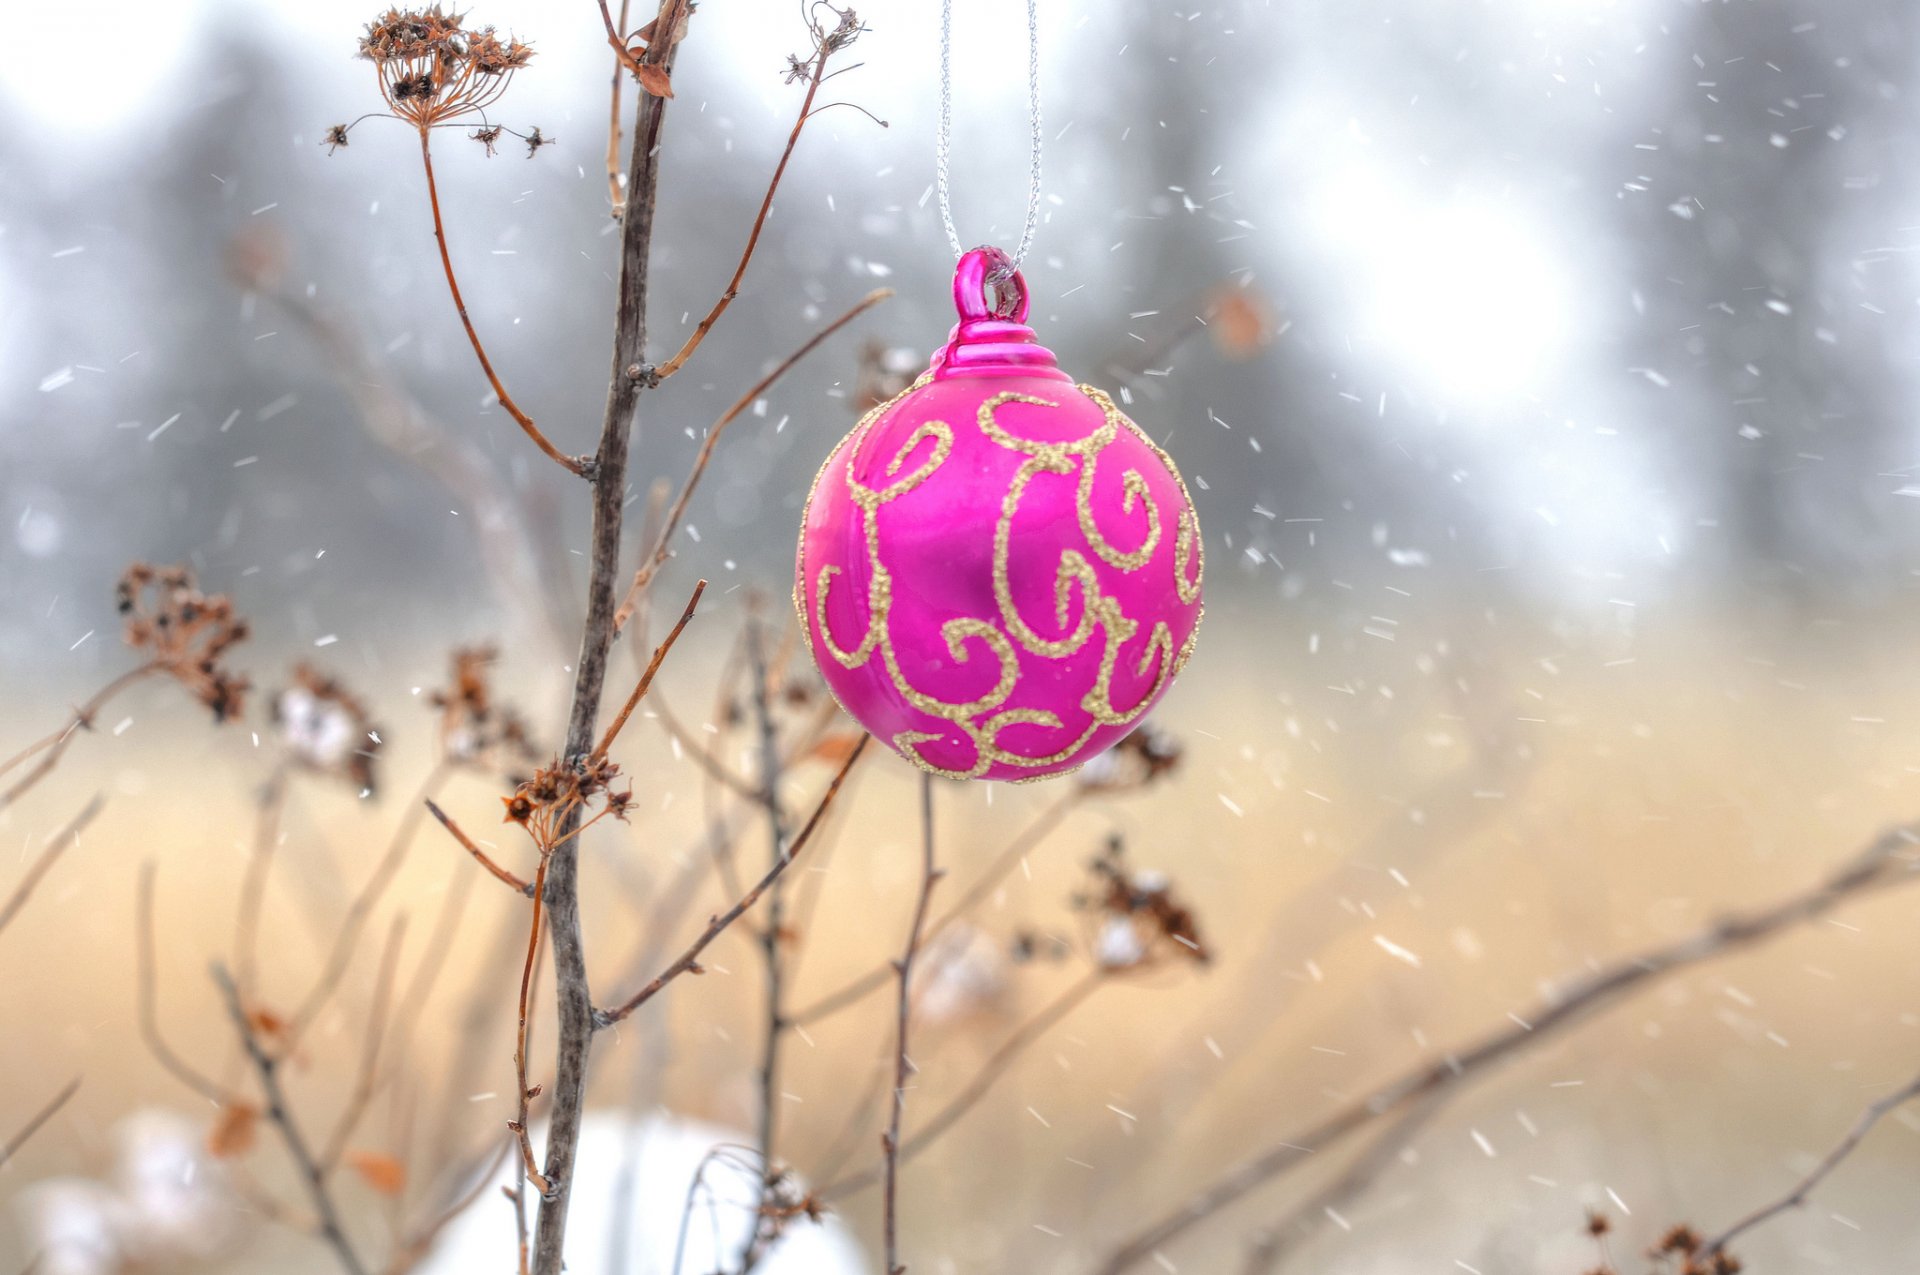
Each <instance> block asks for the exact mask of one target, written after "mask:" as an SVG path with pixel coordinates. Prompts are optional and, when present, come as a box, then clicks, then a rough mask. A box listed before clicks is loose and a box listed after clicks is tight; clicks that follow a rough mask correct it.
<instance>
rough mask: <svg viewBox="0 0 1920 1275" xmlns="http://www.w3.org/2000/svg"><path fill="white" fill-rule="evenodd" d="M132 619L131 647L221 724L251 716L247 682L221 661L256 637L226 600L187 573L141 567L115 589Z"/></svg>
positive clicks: (129, 624) (177, 569)
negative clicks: (246, 713) (205, 589)
mask: <svg viewBox="0 0 1920 1275" xmlns="http://www.w3.org/2000/svg"><path fill="white" fill-rule="evenodd" d="M115 596H116V602H117V605H118V607H119V610H120V614H121V615H123V616H125V617H126V629H125V633H126V639H127V645H128V646H131V647H134V648H135V649H137V650H140V651H143V652H145V653H146V656H147V659H148V660H149V661H150V662H151V663H152V664H153V665H154V667H155V668H157V669H158V670H159V671H160V672H162V673H165V674H166V675H167V676H168V677H171V678H173V679H174V680H175V681H176V682H179V683H180V684H181V685H182V686H184V687H186V688H187V690H188V691H189V692H191V693H192V694H193V697H194V698H195V699H197V700H199V701H200V702H201V703H202V704H205V705H206V706H207V707H208V708H210V709H212V710H213V720H214V721H216V722H226V721H231V720H233V719H234V718H236V717H239V716H240V714H241V713H242V712H243V711H244V710H245V707H246V694H247V688H248V687H249V685H251V684H250V683H249V682H248V681H247V679H246V678H245V677H242V676H240V675H239V674H237V673H234V672H232V671H230V670H228V669H226V668H224V667H222V666H221V663H220V659H221V656H223V655H225V654H226V652H227V650H228V649H229V648H230V647H232V646H233V645H234V644H235V643H237V642H242V641H245V640H246V638H247V635H248V634H249V633H250V632H251V631H252V630H251V628H250V627H249V626H248V624H247V622H246V620H245V619H243V618H242V617H241V616H239V615H238V614H236V613H235V611H234V609H233V600H232V599H231V598H229V597H227V596H226V595H225V594H223V593H221V594H212V595H208V594H204V593H202V592H200V590H199V589H198V588H196V587H195V585H194V580H193V572H191V571H189V570H188V569H187V568H185V567H153V566H148V565H147V564H146V563H144V562H136V563H134V564H133V565H132V566H130V567H128V568H127V569H126V572H125V573H124V574H123V575H122V576H121V577H120V583H119V584H118V586H116V589H115Z"/></svg>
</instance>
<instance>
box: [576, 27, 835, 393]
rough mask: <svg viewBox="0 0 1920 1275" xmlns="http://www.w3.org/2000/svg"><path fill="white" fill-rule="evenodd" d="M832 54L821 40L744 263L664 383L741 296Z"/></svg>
mask: <svg viewBox="0 0 1920 1275" xmlns="http://www.w3.org/2000/svg"><path fill="white" fill-rule="evenodd" d="M603 7H604V6H603ZM654 30H655V31H656V32H658V33H659V34H660V36H661V38H666V39H671V38H672V37H671V35H669V34H667V33H666V32H663V31H661V28H659V27H655V28H654ZM832 52H833V49H832V46H831V45H830V43H829V42H828V41H826V40H819V41H817V43H816V46H815V48H814V53H813V57H812V59H811V61H810V63H809V65H808V72H807V92H806V96H805V97H803V98H801V99H800V111H799V113H798V114H797V115H795V116H794V117H793V130H792V131H791V132H789V133H788V134H787V145H786V149H784V150H782V151H781V152H780V162H779V163H778V164H776V165H774V169H773V180H771V181H769V182H768V183H767V194H766V197H765V198H764V199H762V200H761V201H760V211H759V213H758V214H757V215H756V216H755V217H754V219H753V229H752V230H750V231H748V232H747V246H746V248H745V249H743V250H742V251H741V253H740V264H739V265H737V266H735V267H734V268H733V278H731V279H729V280H727V287H726V291H724V292H722V293H721V294H720V299H719V300H718V301H715V302H714V303H713V308H712V309H711V310H709V311H707V315H706V317H705V318H704V319H701V320H700V322H699V324H698V325H696V326H695V328H694V329H693V334H692V335H691V336H689V337H688V338H687V341H686V344H685V345H682V346H681V347H680V349H679V352H678V353H676V354H675V355H674V356H673V357H672V358H670V359H668V360H667V361H666V362H665V363H662V364H661V365H660V366H659V368H658V369H657V371H658V374H659V376H660V379H661V380H663V381H664V380H666V379H667V378H668V377H669V376H672V375H673V374H674V373H675V372H678V371H679V370H680V369H681V367H682V366H684V365H685V364H686V361H687V360H688V359H690V358H692V357H693V352H694V351H695V350H697V349H699V348H700V343H701V342H702V341H704V340H706V339H707V333H709V332H711V331H713V325H714V324H716V323H718V322H719V321H720V316H721V315H723V314H725V313H726V312H727V307H728V306H730V305H732V304H733V299H734V298H735V297H737V296H739V295H740V281H741V280H742V279H744V278H746V276H747V263H748V262H750V261H752V260H753V250H754V249H755V248H757V247H759V245H760V232H761V231H763V230H765V229H766V227H767V214H768V213H769V212H771V211H772V210H773V196H774V192H776V191H778V190H779V189H780V179H781V178H782V177H783V176H785V175H786V171H787V161H788V160H790V159H792V158H793V148H794V147H795V146H797V145H799V142H800V131H801V130H802V129H804V128H805V127H806V126H807V117H808V116H809V115H811V114H812V113H813V98H814V95H815V94H816V93H818V92H819V91H820V80H821V76H822V75H823V74H824V73H825V72H826V69H827V58H828V57H829V56H831V54H832Z"/></svg>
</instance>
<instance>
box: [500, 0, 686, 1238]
mask: <svg viewBox="0 0 1920 1275" xmlns="http://www.w3.org/2000/svg"><path fill="white" fill-rule="evenodd" d="M676 3H677V0H667V4H666V6H665V8H666V9H673V8H675V7H676ZM659 47H660V51H661V62H662V64H663V65H664V64H666V63H670V62H671V61H672V57H673V54H672V48H671V41H667V42H663V43H662V44H661V45H660V46H659ZM651 53H652V50H649V54H651ZM666 105H667V99H665V98H660V97H655V96H653V95H652V94H651V93H643V94H641V95H640V97H639V101H638V103H637V104H636V108H635V109H636V119H635V122H634V129H633V150H632V152H631V158H630V159H629V161H628V166H627V200H628V203H627V213H626V218H625V220H624V221H623V222H622V230H621V239H620V277H619V283H618V294H617V299H616V302H615V310H614V337H613V367H612V375H611V377H610V379H609V383H608V386H607V404H606V414H605V416H604V418H603V419H602V421H601V425H600V444H599V448H598V450H597V451H596V452H595V454H594V460H593V466H592V472H593V532H592V541H591V549H590V557H589V564H590V565H589V569H588V578H587V618H586V624H585V626H584V628H583V630H582V632H581V637H580V655H579V658H578V660H577V662H576V663H575V665H574V668H575V670H576V672H575V674H574V683H573V707H572V710H571V712H570V714H569V717H568V722H567V739H566V756H568V757H570V758H584V757H586V756H587V754H588V753H589V752H590V751H591V750H592V749H593V746H594V743H595V727H596V726H597V725H598V722H599V717H600V696H601V691H602V689H603V688H604V686H605V685H606V678H607V655H608V652H609V650H610V648H611V647H612V645H613V634H614V627H613V613H614V584H615V580H616V578H617V576H618V575H619V571H620V530H621V519H622V514H623V511H624V508H625V502H626V488H627V455H628V445H629V443H630V441H631V431H632V426H633V419H634V412H635V409H636V408H637V406H638V404H639V399H640V394H641V392H642V391H643V390H644V389H645V388H646V387H647V386H649V385H651V384H653V383H654V379H653V377H652V375H651V374H650V371H649V369H648V368H647V366H646V363H645V358H646V344H647V266H648V256H649V252H650V250H651V247H652V243H653V217H654V200H655V194H656V188H657V186H658V178H659V164H660V132H661V126H662V124H663V123H664V121H665V117H666ZM579 817H580V812H579V810H578V809H577V808H576V809H575V810H574V811H573V812H571V813H570V814H569V815H568V817H567V819H566V821H565V824H563V826H562V827H561V828H560V830H559V831H560V834H561V836H560V837H559V838H558V840H559V844H558V846H557V848H556V849H555V850H554V852H553V854H552V856H551V861H550V862H549V863H548V865H547V879H546V883H545V886H544V896H545V897H544V902H545V906H546V913H547V926H548V933H549V935H550V943H551V947H552V952H553V970H554V993H555V997H556V1000H557V1002H558V1004H557V1009H558V1020H559V1038H558V1042H557V1048H556V1053H557V1058H556V1066H555V1069H554V1078H553V1089H552V1098H553V1103H552V1107H551V1109H550V1117H549V1123H548V1133H547V1146H546V1159H545V1162H544V1166H543V1169H542V1176H544V1177H545V1178H546V1180H547V1184H548V1185H547V1191H546V1193H545V1194H544V1195H543V1196H542V1197H541V1200H540V1215H539V1218H538V1219H537V1220H536V1222H535V1225H534V1235H533V1242H532V1248H533V1253H532V1269H533V1272H534V1275H560V1272H561V1269H562V1261H563V1255H564V1250H565V1246H566V1235H567V1206H568V1205H569V1203H570V1202H571V1199H572V1190H573V1166H574V1159H575V1156H576V1155H577V1154H578V1151H579V1145H580V1117H581V1113H582V1111H583V1110H584V1108H585V1106H586V1097H587V1055H588V1052H589V1051H590V1050H591V1048H592V1046H593V993H592V989H591V987H590V986H589V984H588V981H587V957H586V943H585V938H584V936H583V935H582V933H581V929H580V882H579V862H580V845H579V839H578V838H576V837H573V836H572V835H571V834H572V833H573V832H574V830H575V829H576V828H577V827H578V825H579Z"/></svg>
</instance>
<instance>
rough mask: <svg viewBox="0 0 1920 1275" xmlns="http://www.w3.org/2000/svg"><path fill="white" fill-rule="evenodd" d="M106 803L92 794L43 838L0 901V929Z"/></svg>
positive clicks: (16, 914) (10, 919) (23, 905)
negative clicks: (23, 872)
mask: <svg viewBox="0 0 1920 1275" xmlns="http://www.w3.org/2000/svg"><path fill="white" fill-rule="evenodd" d="M106 804H107V799H106V798H105V797H103V796H101V795H100V794H98V793H96V794H94V796H93V798H92V799H91V800H89V801H88V802H87V804H86V805H85V806H82V807H81V808H80V813H79V814H77V815H75V816H74V817H73V818H72V819H70V820H68V821H67V825H66V827H64V828H62V829H60V831H58V832H56V833H54V834H53V835H52V836H51V837H49V838H47V844H46V845H45V846H43V847H42V848H41V850H40V855H39V857H38V858H36V859H35V860H34V861H33V864H32V866H31V867H29V868H28V869H27V874H26V875H25V876H23V877H21V878H20V884H18V885H16V886H14V887H13V893H12V894H10V895H8V896H7V901H6V902H5V903H0V930H4V929H6V928H7V925H8V923H9V922H11V921H12V920H13V918H14V917H16V916H18V915H19V914H20V909H21V908H23V907H25V906H26V905H27V900H28V899H29V898H30V897H32V895H33V891H34V887H36V886H38V885H39V884H40V879H41V878H42V877H44V876H46V875H47V872H48V871H49V870H50V869H51V868H52V867H53V865H54V862H55V861H56V860H57V859H59V858H60V856H61V855H63V854H65V853H66V852H67V850H68V849H69V848H70V847H72V846H74V845H75V844H77V843H78V842H79V840H80V834H81V832H82V831H84V830H85V828H86V826H87V825H88V824H90V823H92V822H93V819H94V816H95V815H98V814H99V813H100V810H101V807H103V806H105V805H106Z"/></svg>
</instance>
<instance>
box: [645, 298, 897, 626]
mask: <svg viewBox="0 0 1920 1275" xmlns="http://www.w3.org/2000/svg"><path fill="white" fill-rule="evenodd" d="M892 295H893V289H892V288H875V289H874V290H873V291H872V292H869V293H868V294H867V295H866V296H864V297H862V298H861V299H860V300H859V302H858V303H856V304H855V305H854V307H853V308H852V309H851V310H848V311H847V312H846V313H845V314H843V315H841V316H840V317H839V318H837V319H835V320H834V321H833V322H832V323H829V324H828V325H827V326H826V327H824V328H821V329H820V330H819V331H818V332H816V333H814V334H813V335H812V336H811V337H808V338H807V340H806V343H805V344H803V345H802V346H801V347H800V348H799V349H797V350H795V351H794V352H793V353H792V354H789V355H788V356H787V357H786V358H784V359H782V360H780V362H778V363H776V364H775V365H774V367H773V370H772V371H770V372H768V373H767V374H766V375H765V376H763V377H761V378H760V379H759V380H758V381H756V382H754V384H753V387H752V388H751V389H749V390H748V391H747V392H746V393H745V394H742V395H741V396H740V397H739V398H737V399H735V400H734V402H733V406H731V407H729V408H728V409H727V410H726V411H724V412H722V413H721V414H720V419H719V420H717V421H715V422H714V423H713V424H712V426H711V427H709V428H708V430H707V436H706V438H705V440H703V441H702V442H701V444H700V453H699V455H698V456H696V457H695V458H694V461H693V468H692V469H691V470H689V471H688V473H687V478H686V481H685V482H684V483H682V484H681V485H680V494H679V495H678V496H676V497H675V498H674V501H673V507H672V508H671V509H670V510H669V511H668V513H667V517H666V521H665V522H664V523H663V524H662V525H661V527H660V531H659V534H658V535H656V536H655V537H654V540H653V547H652V548H651V549H650V550H649V551H648V553H647V554H646V556H645V557H643V558H641V559H640V567H639V569H638V570H637V571H635V572H634V573H633V583H632V584H630V585H628V586H627V595H626V597H625V598H623V599H622V600H621V602H620V609H619V610H618V611H617V612H615V613H614V618H613V626H614V628H615V630H619V629H621V628H624V627H625V626H626V623H627V620H628V619H629V618H630V617H631V616H632V615H633V612H634V609H635V608H636V607H638V606H639V605H640V599H641V598H642V597H644V596H645V594H646V591H647V586H648V585H649V584H651V583H652V582H653V577H654V576H655V575H657V574H658V573H659V571H660V568H661V567H662V566H664V565H666V561H667V559H668V558H670V557H672V556H673V538H674V536H676V535H678V534H679V531H680V523H681V521H682V520H683V519H684V518H685V517H686V514H687V504H688V502H689V501H691V500H692V499H693V493H694V490H695V489H696V488H697V487H699V485H700V479H701V476H702V475H704V474H705V473H706V472H707V465H708V463H709V462H710V461H712V459H713V452H714V448H716V447H717V446H719V444H720V435H721V434H723V433H724V432H726V428H727V426H729V425H731V424H732V423H733V422H734V421H735V420H736V419H737V418H738V417H739V416H740V414H741V413H742V412H744V411H746V410H747V409H748V408H749V407H752V406H753V405H754V403H755V402H756V401H758V400H759V398H760V396H761V395H763V394H765V393H766V392H767V391H768V390H769V389H770V388H772V386H773V384H774V382H776V381H778V380H779V379H780V378H781V377H783V376H785V375H786V374H787V373H788V372H789V371H790V370H792V368H793V366H794V364H796V363H798V362H799V361H800V360H801V359H804V358H805V357H807V355H809V354H811V353H813V351H814V350H815V349H816V348H818V347H819V345H820V344H821V342H823V341H825V340H826V339H827V338H828V337H830V336H832V335H833V334H834V333H836V332H838V331H839V330H840V329H841V328H844V327H845V326H847V324H849V323H851V322H853V321H854V320H855V319H857V318H859V317H860V316H861V315H863V314H865V313H866V312H867V311H868V310H870V309H872V308H873V307H874V306H876V305H879V304H880V303H881V302H882V301H885V300H886V299H887V298H888V297H891V296H892Z"/></svg>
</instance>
